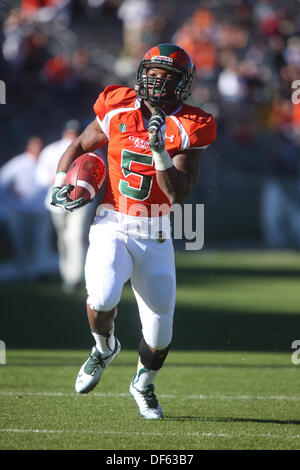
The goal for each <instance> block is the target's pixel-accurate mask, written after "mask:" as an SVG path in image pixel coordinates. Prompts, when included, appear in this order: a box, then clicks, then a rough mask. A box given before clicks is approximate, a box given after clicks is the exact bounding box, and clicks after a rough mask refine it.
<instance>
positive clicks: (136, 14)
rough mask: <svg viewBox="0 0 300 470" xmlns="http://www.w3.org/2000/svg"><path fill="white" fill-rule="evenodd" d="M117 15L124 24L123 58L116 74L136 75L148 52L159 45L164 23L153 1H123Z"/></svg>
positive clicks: (117, 66)
mask: <svg viewBox="0 0 300 470" xmlns="http://www.w3.org/2000/svg"><path fill="white" fill-rule="evenodd" d="M117 15H118V18H119V19H120V20H121V21H122V23H123V47H122V56H123V57H121V58H120V61H119V62H118V63H117V65H116V72H117V73H119V74H120V76H121V77H122V76H126V75H131V74H132V73H134V74H135V73H136V67H137V64H138V62H139V61H140V60H141V57H143V55H144V53H145V52H146V50H147V49H149V48H150V47H152V46H153V44H157V43H159V36H160V33H161V30H162V27H163V24H164V22H163V18H162V17H160V16H159V15H158V13H157V11H156V7H155V2H154V1H153V0H123V1H122V3H121V5H120V7H119V8H118V11H117Z"/></svg>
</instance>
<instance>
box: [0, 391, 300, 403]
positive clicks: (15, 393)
mask: <svg viewBox="0 0 300 470" xmlns="http://www.w3.org/2000/svg"><path fill="white" fill-rule="evenodd" d="M19 395H22V396H30V397H31V396H32V397H35V396H36V397H86V396H87V395H85V394H83V395H80V394H78V393H75V392H74V393H64V392H25V391H22V390H17V391H7V392H4V391H0V396H19ZM129 396H130V395H129V392H128V393H108V392H107V393H98V392H92V394H90V395H89V397H103V398H105V397H107V398H109V397H112V398H122V397H129ZM159 396H160V397H161V398H174V399H176V400H266V401H268V400H283V401H284V400H288V401H299V400H300V395H299V396H289V395H216V394H215V395H183V396H180V395H170V394H160V395H159Z"/></svg>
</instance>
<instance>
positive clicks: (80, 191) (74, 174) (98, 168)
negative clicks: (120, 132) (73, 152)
mask: <svg viewBox="0 0 300 470" xmlns="http://www.w3.org/2000/svg"><path fill="white" fill-rule="evenodd" d="M105 175H106V168H105V164H104V161H103V160H102V158H101V157H99V155H97V154H96V153H93V152H88V153H84V154H82V155H80V156H79V157H78V158H76V160H74V162H73V163H72V165H71V166H70V168H69V170H68V172H67V181H66V184H72V185H73V186H74V189H73V190H72V191H71V192H70V195H69V196H70V198H71V199H72V200H73V201H74V200H75V199H78V198H80V197H83V198H84V199H85V200H90V199H93V198H94V197H95V196H96V194H97V193H98V192H99V191H100V189H101V187H102V185H103V183H104V180H105Z"/></svg>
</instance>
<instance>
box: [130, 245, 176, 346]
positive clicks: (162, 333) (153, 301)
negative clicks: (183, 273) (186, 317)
mask: <svg viewBox="0 0 300 470" xmlns="http://www.w3.org/2000/svg"><path fill="white" fill-rule="evenodd" d="M131 283H132V288H133V291H134V293H135V297H136V300H137V303H138V307H139V314H140V319H141V323H142V328H143V335H144V338H145V341H146V342H147V344H149V346H151V347H153V348H155V349H164V348H166V347H167V346H168V345H169V344H170V342H171V339H172V331H173V316H174V308H175V297H176V277H175V261H174V249H173V245H172V242H171V240H166V241H165V242H164V243H162V244H158V242H156V241H155V240H151V241H149V244H148V249H147V250H146V253H145V257H144V259H143V260H139V263H137V266H136V265H135V267H134V270H133V274H132V276H131Z"/></svg>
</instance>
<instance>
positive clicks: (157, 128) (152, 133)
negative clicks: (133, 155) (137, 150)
mask: <svg viewBox="0 0 300 470" xmlns="http://www.w3.org/2000/svg"><path fill="white" fill-rule="evenodd" d="M148 127H149V129H148V132H149V145H150V149H151V150H152V151H155V152H161V151H162V150H163V149H164V148H165V140H166V114H165V113H164V111H162V110H161V109H159V108H154V111H153V112H152V116H151V118H150V120H149V126H148Z"/></svg>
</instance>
